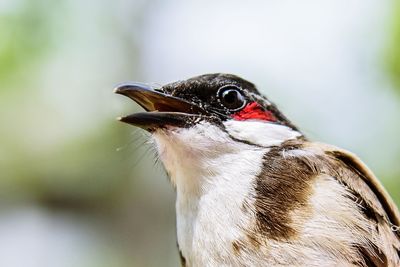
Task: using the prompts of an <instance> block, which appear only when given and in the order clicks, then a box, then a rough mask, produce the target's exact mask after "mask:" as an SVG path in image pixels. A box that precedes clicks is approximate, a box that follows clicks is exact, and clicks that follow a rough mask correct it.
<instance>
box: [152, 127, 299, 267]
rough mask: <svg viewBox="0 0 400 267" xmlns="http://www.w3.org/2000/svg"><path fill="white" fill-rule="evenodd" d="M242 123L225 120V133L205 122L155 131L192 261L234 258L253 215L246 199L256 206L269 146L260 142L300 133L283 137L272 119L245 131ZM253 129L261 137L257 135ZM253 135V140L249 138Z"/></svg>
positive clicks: (185, 253)
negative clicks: (236, 244) (257, 186)
mask: <svg viewBox="0 0 400 267" xmlns="http://www.w3.org/2000/svg"><path fill="white" fill-rule="evenodd" d="M242 123H243V122H238V123H237V124H236V123H229V124H228V125H225V127H226V130H227V132H225V131H223V130H222V129H220V128H218V127H217V126H213V125H211V124H210V123H207V122H202V123H199V124H197V125H196V126H193V127H191V128H185V129H181V128H179V129H178V128H171V129H167V130H160V131H157V132H156V133H154V135H153V136H154V140H155V143H156V145H157V149H158V151H159V156H160V159H161V160H162V162H163V163H164V166H165V168H166V170H167V172H168V174H169V176H170V178H171V181H172V183H173V184H174V185H175V186H176V190H177V198H176V212H177V236H178V243H179V247H180V249H181V251H182V254H183V256H184V257H185V258H186V261H187V262H188V264H189V265H190V266H210V264H211V265H213V264H214V265H215V266H217V265H220V264H221V263H223V262H225V263H226V260H228V259H229V258H230V259H232V257H230V255H231V253H233V252H232V246H231V244H232V242H233V241H235V240H238V239H240V238H243V236H242V235H243V229H246V226H247V225H249V224H250V222H251V220H252V218H254V214H252V212H250V211H244V209H243V203H244V202H246V203H248V204H249V205H252V203H253V201H254V198H253V196H254V188H255V178H256V176H257V175H258V174H259V173H260V172H261V168H262V162H263V156H264V155H265V154H266V153H267V152H268V150H269V148H268V147H266V146H260V144H263V145H266V144H274V145H276V144H279V142H283V141H285V140H287V139H288V136H289V137H290V138H295V136H296V135H295V134H292V135H289V134H285V135H280V137H281V138H280V139H281V140H279V138H278V136H279V135H278V134H276V132H277V131H278V130H276V131H273V130H274V129H275V128H271V126H269V125H268V123H263V125H264V126H265V129H261V128H260V127H261V126H260V125H258V124H257V127H252V126H251V124H250V125H249V124H246V126H244V127H245V128H246V129H247V130H248V131H247V133H245V132H246V131H245V130H244V129H243V128H241V126H240V125H241V124H242ZM279 127H283V126H279ZM287 129H289V128H287ZM249 130H250V131H249ZM281 130H282V129H281V128H279V131H281ZM252 132H254V133H255V132H258V135H260V133H262V135H263V137H262V138H261V139H258V140H257V139H256V138H255V137H256V136H257V135H255V134H253V133H252ZM291 132H293V131H291ZM239 133H241V134H239ZM268 133H270V135H269V134H268ZM231 136H233V137H234V138H236V139H240V140H245V141H249V142H250V143H253V144H258V145H257V146H256V145H249V144H246V143H244V142H240V141H237V140H234V139H233V138H231ZM249 137H250V138H253V140H246V139H245V138H249ZM268 138H269V139H270V141H267V139H268ZM256 141H261V143H260V142H256ZM221 246H227V247H221Z"/></svg>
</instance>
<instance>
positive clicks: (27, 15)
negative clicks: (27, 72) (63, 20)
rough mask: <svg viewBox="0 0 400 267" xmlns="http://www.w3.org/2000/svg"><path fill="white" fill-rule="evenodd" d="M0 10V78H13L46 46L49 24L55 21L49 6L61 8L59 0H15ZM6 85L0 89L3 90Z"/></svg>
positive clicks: (30, 64) (48, 44)
mask: <svg viewBox="0 0 400 267" xmlns="http://www.w3.org/2000/svg"><path fill="white" fill-rule="evenodd" d="M17 2H19V3H14V4H8V5H9V6H8V8H7V9H6V10H0V40H1V42H0V80H2V82H4V81H6V80H7V79H9V78H12V77H15V75H13V74H15V73H16V72H18V71H19V70H20V69H21V68H27V67H28V66H32V64H35V62H36V60H38V59H39V58H40V56H41V55H42V54H43V53H44V52H45V51H47V50H48V49H49V47H50V46H51V44H52V41H53V38H52V37H53V36H52V35H51V34H50V33H51V26H52V25H53V23H55V20H54V17H52V13H51V12H44V10H52V9H53V6H57V7H58V8H62V2H63V1H48V0H36V1H23V2H22V3H21V1H17ZM5 89H6V88H1V90H2V91H3V90H5Z"/></svg>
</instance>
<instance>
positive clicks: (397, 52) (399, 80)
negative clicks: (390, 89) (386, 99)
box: [386, 0, 400, 92]
mask: <svg viewBox="0 0 400 267" xmlns="http://www.w3.org/2000/svg"><path fill="white" fill-rule="evenodd" d="M389 21H390V29H389V30H390V32H391V34H390V36H389V45H388V48H387V50H386V65H387V68H388V72H389V74H390V75H391V77H392V80H393V81H394V83H395V85H396V88H397V90H398V92H400V1H397V0H394V1H393V14H392V16H391V17H390V20H389Z"/></svg>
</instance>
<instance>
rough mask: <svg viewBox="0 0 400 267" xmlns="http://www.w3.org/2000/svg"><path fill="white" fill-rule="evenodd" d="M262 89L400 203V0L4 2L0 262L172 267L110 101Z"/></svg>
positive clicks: (166, 210)
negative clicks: (192, 83) (150, 94)
mask: <svg viewBox="0 0 400 267" xmlns="http://www.w3.org/2000/svg"><path fill="white" fill-rule="evenodd" d="M208 72H231V73H235V74H238V75H240V76H243V77H244V78H246V79H249V80H251V81H253V82H254V83H256V84H257V85H258V87H259V89H260V90H261V91H262V92H263V93H265V94H266V95H268V96H269V97H270V98H271V99H272V100H274V101H275V102H276V103H277V104H278V105H279V106H280V107H281V109H282V110H283V111H284V112H285V113H286V114H287V115H288V116H289V117H290V118H292V120H293V121H294V122H295V123H296V124H298V125H299V126H300V128H301V129H303V131H304V132H305V133H306V134H307V135H308V136H309V137H310V138H312V139H315V140H319V141H323V142H328V143H331V144H335V145H337V146H341V147H344V148H346V149H349V150H351V151H353V152H355V153H356V154H358V155H359V156H361V158H362V159H363V160H364V161H365V162H366V163H367V164H368V165H369V166H370V167H371V168H372V170H373V171H374V172H375V173H376V174H377V175H378V176H379V177H380V179H381V180H382V182H383V183H384V185H385V186H386V188H387V189H388V191H389V192H390V194H391V195H392V197H393V198H394V199H395V201H396V202H397V203H398V204H400V164H399V162H400V142H399V137H400V2H399V1H386V0H385V1H382V0H367V1H365V0H363V1H361V0H357V1H351V2H348V1H344V0H330V1H317V0H314V1H311V0H310V1H308V0H307V1H279V2H276V1H272V0H271V1H262V0H258V1H251V2H243V1H227V0H224V1H218V2H215V1H211V0H205V1H178V0H169V1H160V0H149V1H145V0H132V1H129V0H116V1H106V0H104V1H103V0H101V1H94V0H91V1H90V0H89V1H78V0H58V1H51V0H0V122H1V126H0V266H12V267H14V266H21V267H22V266H24V267H31V266H35V267H36V266H38V267H39V266H40V267H45V266H49V267H50V266H68V267H70V266H74V267H75V266H82V267H83V266H85V267H86V266H93V267H95V266H96V267H97V266H177V262H178V255H177V250H176V240H175V218H174V216H175V213H174V192H173V189H172V187H171V186H170V185H169V184H168V179H167V177H166V175H165V173H164V171H163V169H162V166H160V165H159V164H156V163H154V162H155V160H154V153H155V152H154V149H153V148H152V147H150V146H149V145H148V144H147V143H146V140H147V135H146V134H145V133H144V132H142V131H140V130H137V129H135V128H133V127H129V126H126V125H123V124H121V123H118V122H116V121H115V117H117V116H119V115H121V114H127V113H131V112H133V111H134V110H137V109H138V107H137V106H136V105H135V104H133V103H131V102H130V101H129V100H127V99H124V98H122V97H120V96H117V95H114V94H113V93H112V89H113V87H115V85H116V84H118V83H121V82H126V81H130V80H136V81H142V82H149V83H155V84H163V83H165V82H170V81H174V80H179V79H184V78H188V77H190V76H193V75H198V74H203V73H208Z"/></svg>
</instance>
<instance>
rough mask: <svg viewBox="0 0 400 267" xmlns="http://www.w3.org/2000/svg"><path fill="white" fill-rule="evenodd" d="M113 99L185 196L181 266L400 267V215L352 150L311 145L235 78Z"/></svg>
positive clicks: (144, 87) (203, 78)
mask: <svg viewBox="0 0 400 267" xmlns="http://www.w3.org/2000/svg"><path fill="white" fill-rule="evenodd" d="M115 93H117V94H121V95H123V96H126V97H128V98H130V99H132V100H134V101H135V102H136V103H137V104H139V105H140V106H141V107H142V108H143V109H144V112H138V113H134V114H131V115H127V116H123V117H119V120H120V121H122V122H124V123H128V124H131V125H134V126H136V127H140V128H142V129H144V130H146V131H148V132H149V133H150V136H151V137H150V138H151V141H152V143H153V144H154V146H155V148H156V150H157V157H159V159H160V160H161V162H162V164H163V165H164V168H165V170H166V173H167V174H168V177H169V179H170V182H171V184H172V185H173V186H174V188H175V192H176V204H175V206H176V234H177V243H178V249H179V254H180V258H181V263H182V266H367V267H370V266H379V267H381V266H400V259H399V258H400V227H399V226H400V215H399V210H398V208H397V207H396V205H395V203H394V201H393V200H392V199H391V197H390V196H389V194H388V193H387V191H386V190H385V188H384V187H383V186H382V184H381V183H380V181H379V180H378V179H377V178H376V176H375V175H374V174H373V173H372V171H371V170H370V169H369V168H368V167H367V166H366V165H365V164H364V163H363V162H362V161H361V160H360V159H359V158H358V157H357V156H356V155H355V154H353V153H351V152H348V151H346V150H344V149H341V148H338V147H335V146H333V145H329V144H324V143H320V142H316V141H312V140H309V139H308V137H306V136H305V134H303V133H302V132H301V131H300V130H299V129H298V128H297V127H296V126H295V125H294V124H292V122H291V121H290V120H289V119H288V118H287V117H286V116H285V115H284V114H283V113H282V112H281V111H280V110H279V109H278V108H277V106H276V105H275V104H274V103H273V102H271V101H270V100H269V99H268V98H267V97H265V96H264V95H262V94H261V93H260V92H259V91H258V89H257V88H256V86H255V85H254V84H253V83H251V82H249V81H246V80H245V79H243V78H240V77H238V76H236V75H232V74H223V73H213V74H204V75H200V76H196V77H193V78H190V79H186V80H181V81H177V82H173V83H169V84H166V85H164V86H151V85H149V84H146V83H136V82H132V83H124V84H121V85H119V86H117V88H116V89H115Z"/></svg>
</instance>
